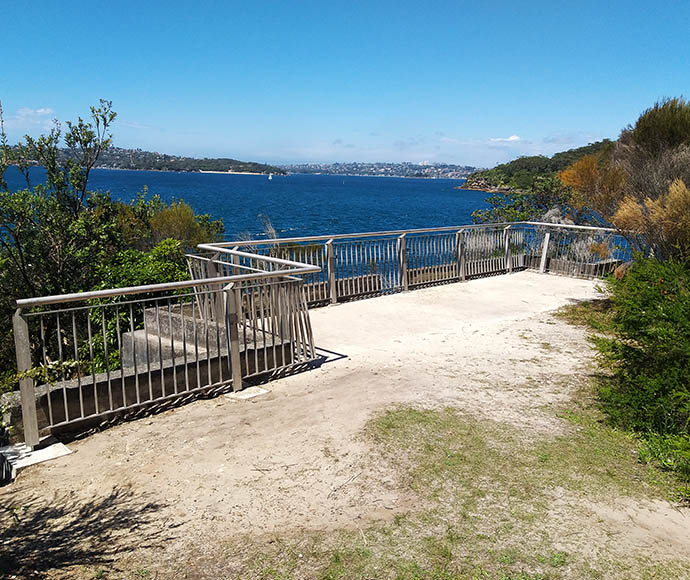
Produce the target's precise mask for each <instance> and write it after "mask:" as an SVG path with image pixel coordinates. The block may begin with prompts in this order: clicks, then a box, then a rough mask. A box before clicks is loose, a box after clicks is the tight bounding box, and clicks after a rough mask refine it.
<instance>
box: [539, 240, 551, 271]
mask: <svg viewBox="0 0 690 580" xmlns="http://www.w3.org/2000/svg"><path fill="white" fill-rule="evenodd" d="M550 239H551V232H546V233H545V234H544V242H543V244H542V250H541V262H540V264H539V272H541V273H542V274H543V273H544V272H546V254H547V253H548V251H549V240H550Z"/></svg>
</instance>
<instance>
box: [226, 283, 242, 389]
mask: <svg viewBox="0 0 690 580" xmlns="http://www.w3.org/2000/svg"><path fill="white" fill-rule="evenodd" d="M240 292H241V289H240V288H235V285H234V283H231V284H228V285H227V286H226V287H225V305H226V313H227V325H226V328H227V333H228V342H229V343H230V366H231V370H232V390H233V391H235V392H237V391H239V390H241V389H242V361H241V360H240V333H239V329H238V325H239V323H240V318H239V310H240V306H239V305H240V304H241V303H240V300H241V295H240ZM245 354H246V352H245Z"/></svg>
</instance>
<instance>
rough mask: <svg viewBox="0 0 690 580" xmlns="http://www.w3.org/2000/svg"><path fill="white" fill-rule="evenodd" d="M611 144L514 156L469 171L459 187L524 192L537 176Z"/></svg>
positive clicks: (544, 174) (555, 170) (608, 140)
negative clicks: (484, 167) (482, 168)
mask: <svg viewBox="0 0 690 580" xmlns="http://www.w3.org/2000/svg"><path fill="white" fill-rule="evenodd" d="M613 143H614V142H613V141H611V140H610V139H604V140H603V141H597V142H596V143H590V144H589V145H585V146H584V147H578V148H577V149H568V150H567V151H562V152H560V153H555V154H554V155H553V156H552V157H546V156H544V155H533V156H530V157H518V158H517V159H515V160H513V161H510V162H509V163H503V164H501V165H497V166H496V167H494V168H493V169H486V170H483V171H476V172H474V173H472V174H471V175H469V176H468V177H467V181H466V182H465V183H464V184H463V185H462V186H461V189H478V190H482V191H524V190H527V189H529V188H530V187H531V185H532V184H533V183H534V180H535V179H536V178H537V177H542V176H549V175H554V174H556V173H558V172H559V171H562V170H563V169H565V168H566V167H568V166H569V165H571V164H573V163H575V161H578V160H579V159H582V158H583V157H584V156H585V155H590V154H592V153H598V152H599V151H603V150H605V149H607V148H610V147H612V146H613Z"/></svg>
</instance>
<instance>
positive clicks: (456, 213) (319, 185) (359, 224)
mask: <svg viewBox="0 0 690 580" xmlns="http://www.w3.org/2000/svg"><path fill="white" fill-rule="evenodd" d="M34 171H35V175H36V178H37V180H38V179H40V176H41V173H42V172H41V170H38V169H36V170H34ZM6 179H7V181H8V184H9V185H10V187H11V188H20V187H24V186H25V182H24V181H23V178H22V177H21V175H20V174H19V171H18V170H16V169H15V168H10V169H9V170H8V171H7V174H6ZM461 183H463V180H455V179H404V178H397V177H347V176H345V177H343V176H338V175H289V176H274V177H273V179H272V180H269V179H268V177H267V176H265V175H218V174H208V173H204V174H202V173H175V172H157V171H114V170H107V169H97V170H93V171H92V172H91V176H90V178H89V189H98V190H102V191H110V192H111V194H112V196H113V197H114V198H119V199H121V200H122V201H131V200H132V199H134V198H135V196H136V194H137V192H140V191H142V190H143V189H144V186H148V192H149V195H153V194H158V195H160V196H161V198H162V199H163V200H164V201H166V202H170V201H172V200H173V199H184V201H186V202H187V203H188V204H189V205H191V206H192V207H193V208H194V210H195V211H196V212H197V213H208V214H211V216H212V217H213V218H215V219H218V218H221V219H222V220H223V222H224V223H225V237H226V238H227V239H232V238H236V237H237V235H239V234H242V233H249V234H251V235H253V236H260V235H261V234H262V232H263V225H262V221H261V219H260V216H262V215H263V216H266V217H268V218H269V219H270V220H271V222H272V223H273V225H274V227H275V228H276V230H277V231H278V233H279V235H280V236H281V237H295V236H306V235H320V234H345V233H354V232H370V231H382V230H397V229H411V228H425V227H440V226H455V225H462V224H468V223H472V217H471V214H472V212H473V211H474V210H475V209H478V208H485V207H486V203H485V202H484V198H486V197H487V195H488V194H487V193H486V192H481V191H479V192H477V191H465V190H457V189H454V187H456V186H458V185H460V184H461Z"/></svg>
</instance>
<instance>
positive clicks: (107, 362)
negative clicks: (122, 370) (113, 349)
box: [101, 306, 113, 411]
mask: <svg viewBox="0 0 690 580" xmlns="http://www.w3.org/2000/svg"><path fill="white" fill-rule="evenodd" d="M105 309H106V306H101V325H102V328H101V330H102V333H103V357H104V358H105V376H106V381H107V383H108V409H109V410H111V411H112V410H113V388H112V384H111V382H110V356H109V354H108V335H107V333H106V328H105Z"/></svg>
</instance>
